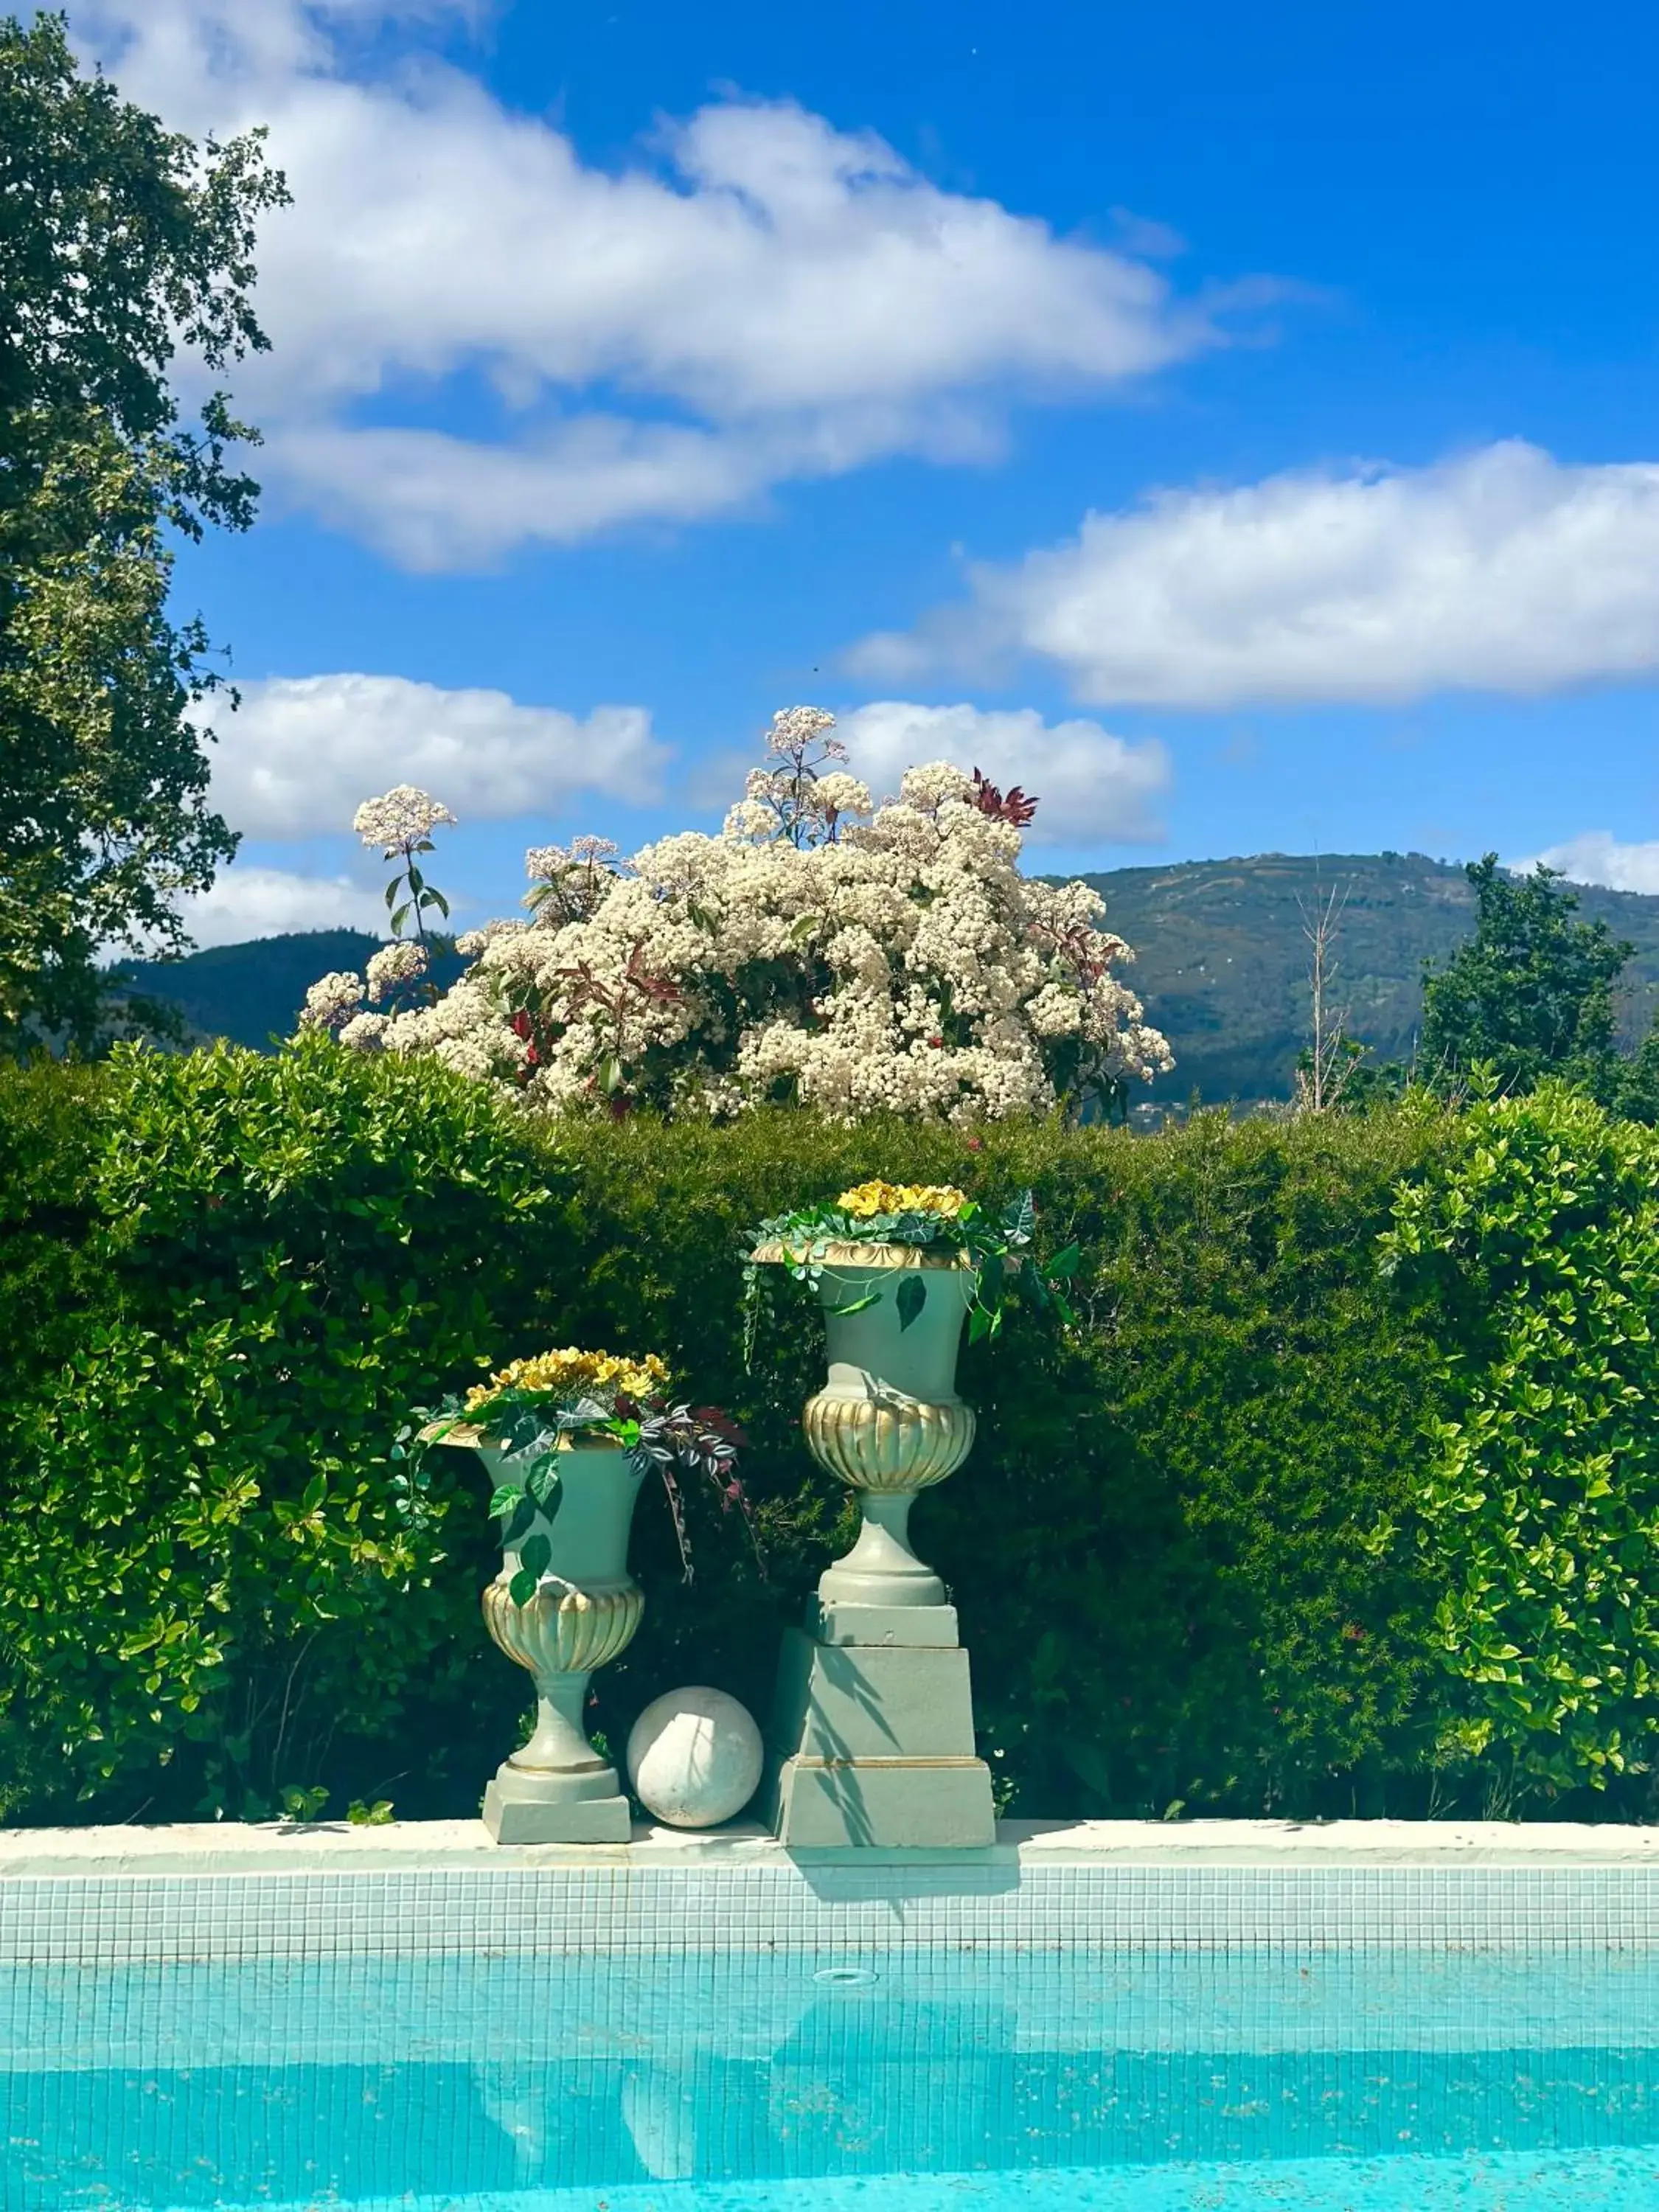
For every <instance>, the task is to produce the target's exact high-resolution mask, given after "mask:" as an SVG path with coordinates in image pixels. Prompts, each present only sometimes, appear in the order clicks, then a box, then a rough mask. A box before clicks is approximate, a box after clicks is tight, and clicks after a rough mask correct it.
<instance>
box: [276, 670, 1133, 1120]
mask: <svg viewBox="0 0 1659 2212" xmlns="http://www.w3.org/2000/svg"><path fill="white" fill-rule="evenodd" d="M828 727H829V717H828V716H824V715H822V714H819V712H818V710H817V709H815V708H794V709H792V710H791V712H790V714H789V715H786V716H780V717H779V718H778V720H777V721H776V722H775V725H774V738H773V740H772V750H774V751H775V753H778V754H780V755H782V756H784V757H788V758H789V759H790V760H791V762H792V769H791V770H790V772H789V773H790V775H791V777H792V780H793V781H794V782H795V785H796V788H797V790H798V789H799V770H800V767H801V762H802V757H803V756H802V751H801V748H802V747H803V746H804V745H805V744H806V743H808V742H811V743H815V744H817V745H819V746H820V747H824V746H825V745H826V743H827V744H828V745H829V746H834V745H835V740H833V739H829V740H827V741H826V740H825V738H824V735H823V733H824V732H825V731H826V730H827V729H828ZM780 732H781V735H782V738H783V739H784V740H785V742H784V743H780V742H779V733H780ZM790 747H793V748H794V750H793V751H791V750H789V748H790ZM839 750H840V749H839V747H836V751H839ZM824 757H834V755H833V754H830V753H828V752H827V751H822V750H821V751H820V754H819V758H820V759H822V758H824ZM761 773H762V774H763V775H769V774H770V773H771V771H761ZM817 781H818V787H819V789H820V791H822V790H823V787H825V786H828V787H830V790H831V792H832V793H833V797H832V799H831V800H830V802H829V803H830V804H831V805H834V808H835V812H836V815H837V816H841V815H852V814H858V815H861V816H867V817H870V818H869V819H867V820H863V821H860V822H856V823H853V824H852V825H851V826H842V828H841V829H840V831H839V834H838V835H836V836H833V837H826V838H823V839H822V840H821V841H820V842H796V841H795V838H794V836H793V835H792V834H790V831H789V829H787V827H785V828H784V829H780V825H779V822H778V817H777V814H776V812H775V811H774V810H772V809H770V808H766V811H767V812H768V814H769V825H763V824H761V823H759V821H758V819H757V820H756V821H755V822H754V823H750V820H749V819H748V818H747V817H745V816H744V810H743V809H741V808H740V809H738V810H737V811H736V812H735V813H734V816H733V817H732V819H730V820H729V821H728V823H727V825H726V830H725V832H724V833H723V834H722V835H721V836H717V837H710V836H703V835H702V834H701V833H694V832H684V833H681V834H678V835H676V836H669V837H665V838H663V839H662V840H661V841H660V842H658V843H656V844H653V845H648V846H647V847H645V848H644V849H643V850H641V852H639V853H637V854H635V856H634V859H633V860H632V861H631V863H630V864H629V866H628V868H627V869H626V870H625V871H624V870H622V869H619V868H613V867H611V866H606V865H604V862H605V860H608V858H609V855H608V854H604V855H602V854H600V853H599V851H597V850H595V849H593V848H582V849H581V850H580V853H579V851H578V848H575V847H573V848H571V851H570V852H569V853H568V854H567V853H564V852H562V851H560V850H559V849H558V848H551V849H544V850H542V851H538V852H537V853H535V854H532V856H531V872H532V875H534V876H536V877H537V878H538V879H540V880H541V881H542V882H543V883H544V884H553V885H555V886H556V887H566V888H563V889H562V890H561V895H560V896H544V897H543V898H541V899H540V900H539V901H538V900H537V897H536V894H534V893H532V906H533V908H534V913H533V917H532V920H531V921H529V922H527V923H500V924H492V925H491V926H490V927H489V929H488V930H485V931H483V932H479V933H474V934H473V935H471V937H470V938H469V939H467V940H466V949H467V950H468V951H476V954H477V957H476V959H475V961H474V964H473V965H472V967H471V968H470V969H468V970H467V972H466V974H465V975H464V976H463V977H462V978H461V979H460V981H459V982H458V983H456V984H455V985H454V986H453V987H452V988H451V989H450V990H449V991H447V992H446V993H445V994H444V995H443V996H442V997H441V998H440V999H439V1000H437V1002H436V1003H435V1005H432V1006H422V1007H419V1008H416V1009H415V1010H413V1011H411V1012H403V1013H396V1014H393V1015H392V1017H391V1018H389V1019H386V1018H382V1017H370V1016H360V1017H359V1018H358V1021H357V1022H355V1023H353V1024H351V1025H350V1034H349V1036H348V1039H347V1041H349V1042H362V1043H364V1044H374V1045H378V1046H384V1047H385V1048H386V1049H388V1050H390V1051H394V1052H402V1053H431V1054H435V1056H436V1057H437V1058H438V1059H440V1060H443V1061H445V1062H447V1064H448V1065H449V1066H452V1067H455V1068H458V1069H460V1070H462V1071H464V1072H465V1073H468V1074H471V1075H475V1076H480V1077H489V1078H492V1079H495V1080H497V1081H500V1082H502V1083H504V1084H508V1085H513V1087H514V1088H516V1089H519V1090H520V1091H523V1093H524V1094H525V1095H526V1098H527V1100H528V1102H529V1103H532V1104H535V1105H538V1106H540V1107H542V1108H544V1109H548V1110H550V1111H554V1112H561V1111H567V1110H570V1109H581V1108H605V1109H611V1110H615V1109H617V1106H618V1104H622V1105H627V1104H630V1103H632V1104H648V1105H653V1106H657V1107H660V1108H664V1109H669V1110H672V1111H679V1112H697V1113H703V1114H716V1115H726V1114H732V1113H736V1112H739V1111H741V1110H743V1109H745V1108H747V1107H750V1106H752V1105H754V1104H756V1103H759V1102H761V1101H763V1100H765V1099H768V1098H793V1099H796V1100H799V1101H800V1102H801V1103H805V1104H810V1105H812V1106H815V1107H817V1109H820V1110H821V1111H822V1112H823V1113H825V1114H828V1115H832V1116H834V1117H836V1118H837V1119H840V1120H844V1121H854V1120H856V1119H858V1118H859V1117H860V1116H862V1115H866V1114H870V1113H874V1112H877V1111H880V1110H883V1109H886V1110H892V1111H896V1112H899V1113H903V1114H907V1115H925V1116H931V1117H944V1118H946V1119H949V1120H951V1121H975V1120H979V1119H985V1118H991V1119H994V1118H999V1117H1001V1116H1005V1115H1014V1114H1025V1113H1034V1112H1035V1113H1041V1112H1043V1111H1045V1110H1046V1109H1048V1108H1050V1107H1052V1106H1053V1105H1054V1104H1055V1103H1057V1102H1060V1103H1066V1104H1068V1105H1073V1106H1075V1105H1076V1104H1077V1103H1079V1102H1080V1101H1081V1100H1082V1099H1084V1098H1085V1097H1087V1096H1089V1095H1090V1094H1091V1093H1097V1092H1099V1091H1103V1089H1104V1088H1106V1087H1107V1086H1109V1085H1112V1084H1114V1083H1119V1082H1122V1081H1125V1080H1128V1079H1136V1078H1143V1077H1150V1076H1151V1075H1152V1073H1154V1072H1156V1071H1158V1070H1159V1069H1162V1068H1165V1067H1168V1066H1170V1065H1171V1061H1170V1053H1169V1048H1168V1046H1167V1045H1166V1044H1165V1042H1164V1039H1163V1037H1162V1036H1159V1035H1158V1031H1157V1030H1152V1029H1150V1028H1148V1027H1147V1026H1146V1024H1145V1023H1144V1022H1143V1021H1142V1018H1141V1008H1140V1005H1139V1001H1138V1000H1136V999H1135V998H1134V997H1133V995H1132V994H1131V993H1130V992H1129V991H1128V990H1127V989H1126V988H1125V987H1124V986H1123V985H1122V984H1121V982H1120V981H1118V980H1117V978H1116V977H1115V975H1114V974H1113V973H1112V970H1113V969H1114V967H1115V965H1116V964H1117V963H1121V961H1123V960H1126V959H1127V958H1129V957H1132V956H1131V955H1130V953H1129V951H1128V948H1127V946H1126V945H1124V944H1123V942H1122V940H1121V939H1119V938H1116V937H1113V936H1110V935H1109V934H1108V933H1105V932H1104V931H1103V929H1102V928H1101V927H1100V923H1101V920H1102V916H1103V910H1104V909H1103V904H1102V902H1101V900H1100V899H1099V898H1098V897H1097V896H1096V894H1095V893H1094V892H1092V891H1091V890H1089V889H1088V887H1087V886H1086V885H1085V884H1077V883H1073V884H1065V885H1062V886H1054V885H1049V884H1038V883H1033V882H1031V881H1030V880H1028V879H1027V878H1025V877H1024V876H1022V875H1021V874H1020V872H1019V869H1018V858H1019V851H1020V842H1021V841H1020V836H1019V832H1018V829H1014V828H1012V827H1011V826H1010V825H1009V824H1008V823H1006V822H1004V821H1000V820H998V819H996V818H994V817H993V816H991V815H989V814H987V813H986V812H984V811H981V807H980V805H978V804H977V803H976V802H975V795H974V787H973V784H972V782H971V781H970V780H969V778H968V777H967V776H965V775H963V774H962V772H961V771H960V770H959V769H956V768H953V767H951V765H950V764H949V763H944V762H935V763H930V764H929V765H927V766H925V767H921V768H916V769H911V770H910V771H909V772H908V775H906V776H905V778H904V780H903V783H902V787H901V790H900V793H899V796H898V798H897V799H896V800H893V801H890V802H889V803H888V804H886V805H883V806H882V807H881V808H880V809H879V810H878V811H874V812H873V813H872V809H871V803H870V797H869V793H867V791H866V790H865V789H864V787H862V786H861V785H858V784H856V783H855V781H854V779H853V778H852V777H851V776H844V775H841V774H840V773H838V772H836V771H834V770H832V771H830V773H829V774H828V775H825V776H823V778H821V779H817ZM848 787H850V788H848ZM843 800H844V801H845V802H846V803H845V805H842V803H841V802H842V801H843ZM747 804H750V805H754V806H756V807H757V810H758V809H762V808H764V807H765V800H764V799H763V797H762V796H761V794H759V793H757V792H755V791H754V790H753V788H752V781H751V792H750V800H749V801H748V802H747ZM577 875H580V878H581V879H582V881H581V884H580V890H579V889H578V887H577V885H576V884H575V882H574V878H575V877H576V876H577ZM325 980H326V981H329V982H337V981H339V980H340V979H338V978H329V979H325ZM352 980H353V981H355V980H356V979H355V978H354V979H352ZM317 989H318V991H319V992H320V991H322V989H323V986H322V985H319V986H318V987H317ZM314 996H316V994H315V993H313V997H314ZM363 1021H368V1022H371V1023H374V1024H377V1026H375V1027H374V1029H373V1031H372V1033H370V1034H364V1035H362V1036H359V1034H358V1031H359V1028H360V1024H361V1023H362V1022H363Z"/></svg>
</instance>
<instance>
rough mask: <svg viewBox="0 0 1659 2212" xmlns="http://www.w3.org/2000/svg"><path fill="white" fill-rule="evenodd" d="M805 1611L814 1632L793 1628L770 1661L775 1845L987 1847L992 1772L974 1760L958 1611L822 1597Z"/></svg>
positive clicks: (991, 1832) (991, 1830) (992, 1826)
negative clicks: (774, 1679) (774, 1667)
mask: <svg viewBox="0 0 1659 2212" xmlns="http://www.w3.org/2000/svg"><path fill="white" fill-rule="evenodd" d="M860 1615H867V1616H869V1617H868V1618H867V1619H861V1618H860ZM809 1619H810V1620H811V1624H812V1627H813V1630H814V1631H815V1632H814V1633H811V1634H809V1633H808V1632H806V1631H805V1630H803V1629H799V1628H794V1629H790V1630H788V1631H787V1632H786V1634H785V1636H784V1640H783V1650H782V1653H781V1658H780V1661H779V1666H778V1689H777V1699H776V1704H775V1708H774V1711H773V1717H772V1727H771V1735H770V1750H771V1758H770V1760H769V1802H768V1812H769V1816H770V1818H771V1820H772V1823H773V1826H774V1828H775V1832H776V1833H777V1836H778V1838H779V1840H780V1841H781V1842H782V1843H784V1844H791V1845H796V1846H799V1847H802V1848H811V1847H813V1846H819V1847H824V1846H833V1845H846V1844H867V1845H871V1846H873V1847H875V1848H877V1849H886V1850H911V1849H918V1850H920V1849H927V1848H930V1847H931V1848H935V1849H939V1848H943V1849H946V1850H979V1849H982V1848H984V1847H985V1846H986V1845H987V1844H990V1843H992V1842H993V1841H994V1839H995V1834H996V1820H995V1814H994V1809H993V1806H992V1800H991V1771H990V1769H989V1767H987V1765H986V1764H985V1762H984V1760H983V1759H979V1758H977V1757H975V1749H974V1707H973V1695H972V1689H971V1686H970V1683H969V1671H968V1654H967V1653H966V1651H964V1650H963V1648H962V1646H961V1644H958V1643H957V1620H956V1612H955V1608H954V1607H951V1606H948V1605H940V1606H893V1607H878V1606H847V1605H839V1604H823V1603H822V1602H818V1603H817V1604H815V1606H814V1607H813V1608H812V1610H811V1613H810V1614H809Z"/></svg>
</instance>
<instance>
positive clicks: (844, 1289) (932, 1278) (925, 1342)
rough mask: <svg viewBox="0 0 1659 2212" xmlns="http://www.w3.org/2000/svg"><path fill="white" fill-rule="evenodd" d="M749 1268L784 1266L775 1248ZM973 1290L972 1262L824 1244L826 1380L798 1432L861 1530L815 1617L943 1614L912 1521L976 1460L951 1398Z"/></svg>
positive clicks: (828, 1575) (941, 1590) (827, 1581)
mask: <svg viewBox="0 0 1659 2212" xmlns="http://www.w3.org/2000/svg"><path fill="white" fill-rule="evenodd" d="M755 1256H756V1258H757V1260H761V1261H766V1260H769V1259H775V1258H776V1259H781V1257H782V1252H781V1247H777V1246H763V1247H762V1248H761V1249H760V1250H759V1251H758V1252H757V1254H756V1255H755ZM973 1285H974V1275H973V1269H972V1265H971V1262H969V1261H964V1260H963V1259H962V1258H960V1257H959V1256H958V1255H954V1254H952V1255H949V1256H945V1255H933V1254H929V1253H926V1252H922V1251H919V1250H917V1249H915V1247H913V1246H910V1245H903V1244H832V1245H830V1246H829V1249H828V1250H827V1251H826V1253H825V1255H824V1261H823V1274H822V1276H821V1277H820V1279H819V1284H818V1296H819V1299H820V1301H821V1303H822V1304H823V1316H824V1332H825V1334H826V1336H827V1338H828V1340H829V1341H828V1351H829V1376H828V1378H827V1380H826V1381H825V1383H824V1385H823V1389H821V1390H819V1391H817V1392H816V1393H815V1394H814V1395H813V1396H811V1398H809V1399H808V1400H807V1401H806V1405H805V1409H804V1411H803V1413H802V1415H801V1426H802V1429H803V1431H804V1432H805V1437H806V1443H807V1449H809V1450H810V1451H811V1455H812V1456H813V1458H814V1459H816V1460H817V1462H818V1465H819V1466H820V1467H822V1468H825V1469H826V1470H827V1471H828V1472H829V1474H833V1475H835V1476H836V1477H837V1478H838V1479H839V1480H841V1481H842V1482H844V1483H845V1484H846V1485H847V1486H848V1488H849V1489H850V1490H854V1491H856V1492H858V1496H859V1505H860V1513H861V1516H862V1520H861V1525H860V1529H859V1534H858V1540H857V1541H856V1542H855V1543H854V1546H853V1547H852V1549H851V1551H849V1552H848V1553H847V1554H846V1556H845V1558H843V1559H837V1560H836V1563H835V1565H833V1566H830V1567H827V1568H826V1569H825V1570H824V1572H823V1576H822V1577H820V1579H819V1582H818V1598H819V1601H820V1604H821V1605H822V1606H824V1607H829V1606H878V1607H891V1606H906V1607H908V1606H943V1605H945V1585H944V1583H942V1582H940V1580H939V1577H938V1576H937V1575H936V1574H934V1573H933V1572H932V1571H931V1570H930V1569H928V1568H927V1567H925V1566H924V1565H922V1563H921V1560H920V1559H918V1558H917V1557H916V1555H915V1552H914V1551H913V1550H912V1549H911V1547H910V1534H909V1528H910V1509H911V1507H912V1505H913V1504H915V1499H916V1496H917V1493H918V1492H921V1491H923V1490H929V1489H931V1488H932V1487H933V1485H934V1484H935V1483H939V1482H943V1481H944V1480H945V1478H946V1476H948V1475H951V1474H955V1473H956V1471H957V1468H959V1467H960V1466H961V1465H962V1463H963V1460H965V1459H966V1458H967V1456H968V1454H969V1451H970V1450H971V1449H972V1448H973V1442H974V1413H973V1408H972V1407H970V1406H967V1405H964V1404H963V1401H962V1399H961V1398H960V1397H959V1396H958V1395H957V1351H958V1349H959V1347H960V1346H961V1342H962V1329H963V1322H965V1321H966V1319H967V1317H968V1309H969V1304H970V1303H971V1300H972V1297H973Z"/></svg>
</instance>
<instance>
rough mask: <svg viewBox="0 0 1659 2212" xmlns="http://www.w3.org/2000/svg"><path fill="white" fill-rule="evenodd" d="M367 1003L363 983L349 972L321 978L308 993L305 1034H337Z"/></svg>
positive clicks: (303, 1017) (302, 1016)
mask: <svg viewBox="0 0 1659 2212" xmlns="http://www.w3.org/2000/svg"><path fill="white" fill-rule="evenodd" d="M362 1000H363V979H362V976H361V975H357V974H356V973H355V972H354V971H353V970H352V969H349V968H336V969H333V970H332V971H331V973H330V974H328V975H319V977H318V979H317V981H315V982H314V983H313V985H312V987H311V988H310V989H309V990H308V991H307V993H306V1002H305V1005H304V1006H303V1008H302V1009H301V1014H300V1027H301V1029H302V1030H337V1029H338V1028H339V1026H340V1024H341V1023H342V1022H343V1021H346V1020H349V1018H350V1017H351V1016H352V1015H353V1014H355V1013H356V1011H357V1009H358V1007H359V1006H361V1005H362Z"/></svg>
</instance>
